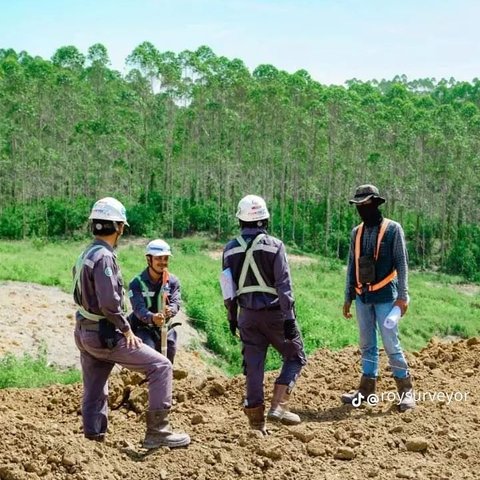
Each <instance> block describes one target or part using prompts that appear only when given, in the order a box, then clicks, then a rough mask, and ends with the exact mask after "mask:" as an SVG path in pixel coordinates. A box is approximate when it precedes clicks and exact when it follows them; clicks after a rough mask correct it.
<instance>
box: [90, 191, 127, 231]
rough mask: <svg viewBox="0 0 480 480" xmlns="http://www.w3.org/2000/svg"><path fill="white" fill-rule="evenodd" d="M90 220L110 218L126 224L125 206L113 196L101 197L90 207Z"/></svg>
mask: <svg viewBox="0 0 480 480" xmlns="http://www.w3.org/2000/svg"><path fill="white" fill-rule="evenodd" d="M88 218H89V219H90V220H110V221H112V222H123V223H124V224H125V225H128V222H127V211H126V210H125V207H124V206H123V205H122V204H121V203H120V202H119V201H118V200H116V199H115V198H112V197H105V198H101V199H100V200H98V201H97V202H95V205H93V207H92V211H91V213H90V216H89V217H88Z"/></svg>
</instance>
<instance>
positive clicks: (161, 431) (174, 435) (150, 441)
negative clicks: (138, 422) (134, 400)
mask: <svg viewBox="0 0 480 480" xmlns="http://www.w3.org/2000/svg"><path fill="white" fill-rule="evenodd" d="M168 412H169V410H149V411H148V412H147V433H146V434H145V440H144V441H143V448H148V449H151V448H158V447H170V448H176V447H186V446H187V445H188V444H189V443H190V437H189V436H188V435H187V434H186V433H183V432H172V430H171V426H170V423H169V421H168V418H167V417H168Z"/></svg>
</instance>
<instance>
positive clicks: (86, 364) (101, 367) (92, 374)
mask: <svg viewBox="0 0 480 480" xmlns="http://www.w3.org/2000/svg"><path fill="white" fill-rule="evenodd" d="M87 328H88V327H83V326H79V325H78V323H77V327H76V328H75V334H74V335H75V343H76V345H77V347H78V349H79V350H80V362H81V366H82V374H83V399H82V419H83V431H84V434H85V435H88V436H94V435H102V434H105V432H106V431H107V423H108V377H109V375H110V373H111V371H112V369H113V367H114V365H115V364H116V363H118V364H119V365H121V366H122V367H125V368H128V369H129V370H133V371H135V372H139V373H143V374H144V375H145V376H146V378H147V381H148V403H149V409H150V410H160V409H166V408H170V407H171V404H172V378H173V368H172V364H171V362H170V361H169V360H168V359H167V357H165V356H163V355H161V354H160V353H159V352H157V351H155V350H154V349H152V348H150V347H148V346H147V345H143V344H142V345H141V346H140V347H139V348H129V347H127V344H126V340H125V337H124V336H123V335H122V334H121V333H119V332H118V343H117V345H116V346H115V347H114V348H112V349H111V350H110V349H108V348H104V347H102V345H101V343H100V339H99V336H98V332H97V331H90V330H87Z"/></svg>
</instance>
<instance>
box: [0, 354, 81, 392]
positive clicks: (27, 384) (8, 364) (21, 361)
mask: <svg viewBox="0 0 480 480" xmlns="http://www.w3.org/2000/svg"><path fill="white" fill-rule="evenodd" d="M80 380H81V377H80V372H79V371H78V370H74V369H71V370H64V371H60V370H58V369H56V368H55V367H53V366H51V365H48V363H47V356H46V352H45V351H44V350H43V351H40V352H39V354H38V356H37V357H33V356H30V355H28V354H24V356H23V357H20V358H19V357H15V356H13V355H6V356H5V357H3V358H1V359H0V388H11V387H15V388H34V387H44V386H46V385H51V384H52V383H63V384H66V385H68V384H71V383H76V382H79V381H80Z"/></svg>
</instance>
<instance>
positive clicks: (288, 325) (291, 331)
mask: <svg viewBox="0 0 480 480" xmlns="http://www.w3.org/2000/svg"><path fill="white" fill-rule="evenodd" d="M283 334H284V335H285V340H293V339H294V338H295V337H296V336H297V335H298V330H297V324H296V323H295V319H294V318H289V319H287V320H285V322H284V323H283Z"/></svg>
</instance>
